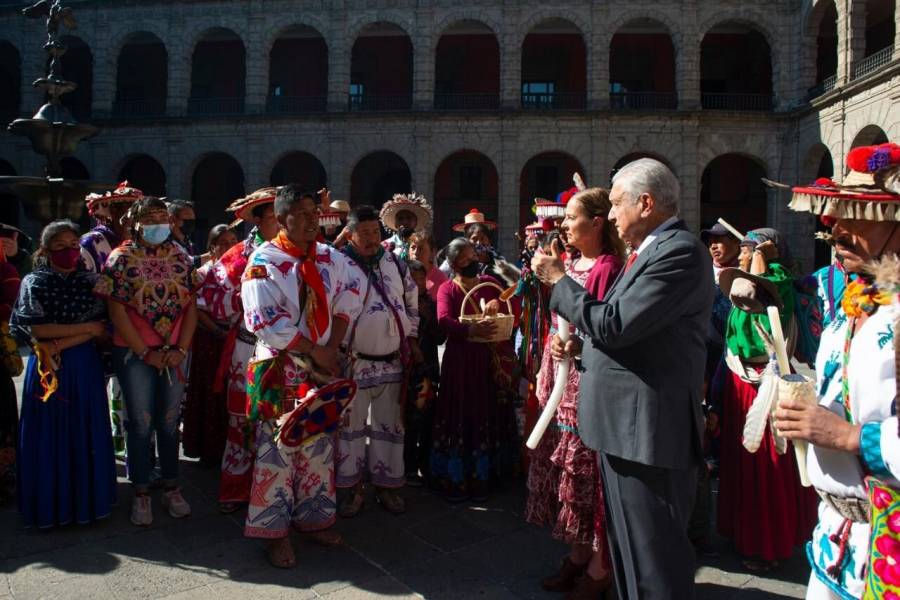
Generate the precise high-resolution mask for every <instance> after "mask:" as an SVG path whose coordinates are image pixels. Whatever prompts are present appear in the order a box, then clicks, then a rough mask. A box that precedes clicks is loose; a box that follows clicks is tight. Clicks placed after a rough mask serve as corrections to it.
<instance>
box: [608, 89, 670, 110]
mask: <svg viewBox="0 0 900 600" xmlns="http://www.w3.org/2000/svg"><path fill="white" fill-rule="evenodd" d="M609 106H610V108H612V109H614V110H672V109H675V108H678V96H677V95H676V94H675V92H613V93H611V94H610V95H609Z"/></svg>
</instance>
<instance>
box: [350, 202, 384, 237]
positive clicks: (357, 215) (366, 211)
mask: <svg viewBox="0 0 900 600" xmlns="http://www.w3.org/2000/svg"><path fill="white" fill-rule="evenodd" d="M378 220H379V219H378V211H377V210H375V207H374V206H371V205H369V204H363V205H362V206H357V207H356V208H354V209H353V210H351V211H350V214H349V215H347V231H350V232H351V233H352V232H354V231H356V228H357V227H359V224H360V223H365V222H367V221H378Z"/></svg>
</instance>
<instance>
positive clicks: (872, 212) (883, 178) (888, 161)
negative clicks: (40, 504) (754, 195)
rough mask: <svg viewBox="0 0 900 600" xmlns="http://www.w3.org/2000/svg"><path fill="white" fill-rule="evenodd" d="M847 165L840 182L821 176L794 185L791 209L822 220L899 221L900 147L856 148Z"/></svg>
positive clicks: (852, 151) (848, 156) (893, 145)
mask: <svg viewBox="0 0 900 600" xmlns="http://www.w3.org/2000/svg"><path fill="white" fill-rule="evenodd" d="M847 167H848V168H849V169H850V172H849V173H848V174H847V176H846V177H845V178H844V180H843V181H841V182H840V183H837V182H835V181H833V180H831V179H828V178H827V177H822V178H819V179H817V180H816V181H815V182H814V183H813V184H812V185H809V186H800V187H794V188H791V189H792V191H793V197H792V198H791V203H790V204H789V206H790V208H792V209H793V210H796V211H800V212H810V213H812V214H814V215H819V217H820V218H822V219H823V221H827V220H829V219H832V220H833V219H856V220H862V221H900V146H898V145H897V144H880V145H877V146H863V147H860V148H854V149H852V150H851V151H850V153H849V154H847ZM767 183H771V182H767ZM776 185H777V184H776Z"/></svg>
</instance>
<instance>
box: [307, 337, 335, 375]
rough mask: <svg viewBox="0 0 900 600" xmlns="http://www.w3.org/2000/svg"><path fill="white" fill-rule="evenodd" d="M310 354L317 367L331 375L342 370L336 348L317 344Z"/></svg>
mask: <svg viewBox="0 0 900 600" xmlns="http://www.w3.org/2000/svg"><path fill="white" fill-rule="evenodd" d="M309 356H310V358H312V360H313V362H314V363H316V366H317V367H319V368H320V369H322V371H324V372H326V373H328V374H329V375H337V374H338V373H339V372H340V367H339V366H338V360H337V350H336V349H334V348H330V347H328V346H320V345H318V344H316V345H315V346H313V348H312V350H310V351H309Z"/></svg>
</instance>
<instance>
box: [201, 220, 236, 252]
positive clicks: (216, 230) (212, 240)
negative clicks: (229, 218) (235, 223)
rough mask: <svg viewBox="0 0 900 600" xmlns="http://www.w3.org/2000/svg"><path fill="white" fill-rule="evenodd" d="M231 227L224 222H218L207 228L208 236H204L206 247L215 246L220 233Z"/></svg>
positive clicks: (208, 248) (220, 235)
mask: <svg viewBox="0 0 900 600" xmlns="http://www.w3.org/2000/svg"><path fill="white" fill-rule="evenodd" d="M230 229H231V228H230V227H229V226H228V225H226V224H225V223H219V224H218V225H216V226H215V227H213V228H212V229H210V230H209V236H208V237H207V238H206V249H207V250H212V247H213V246H215V245H216V244H217V243H218V242H219V238H220V237H222V234H223V233H225V232H226V231H229V230H230Z"/></svg>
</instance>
